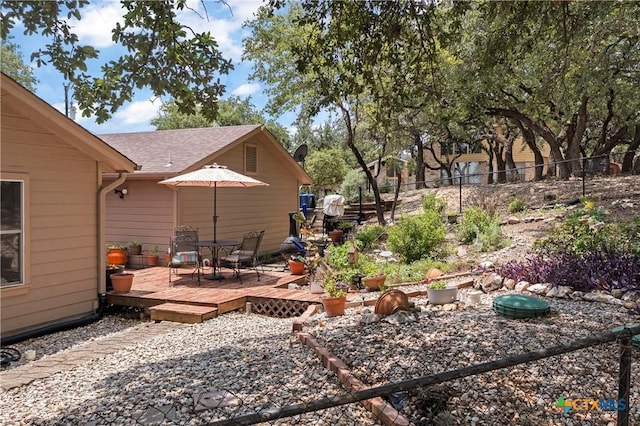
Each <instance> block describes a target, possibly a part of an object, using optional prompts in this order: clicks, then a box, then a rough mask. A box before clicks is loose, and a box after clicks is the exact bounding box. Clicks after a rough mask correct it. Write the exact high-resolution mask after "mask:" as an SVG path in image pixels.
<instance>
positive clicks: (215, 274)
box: [198, 240, 242, 280]
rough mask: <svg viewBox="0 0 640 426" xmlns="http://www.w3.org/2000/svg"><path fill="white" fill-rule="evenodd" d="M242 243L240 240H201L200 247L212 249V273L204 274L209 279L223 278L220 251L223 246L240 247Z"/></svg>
mask: <svg viewBox="0 0 640 426" xmlns="http://www.w3.org/2000/svg"><path fill="white" fill-rule="evenodd" d="M240 244H242V242H241V241H238V240H216V241H213V240H199V241H198V247H206V248H208V249H209V250H210V251H211V263H212V272H211V275H204V278H205V279H207V280H223V279H224V276H223V275H222V274H221V273H220V268H219V267H218V251H219V250H220V248H221V247H238V246H239V245H240Z"/></svg>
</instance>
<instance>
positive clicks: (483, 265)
mask: <svg viewBox="0 0 640 426" xmlns="http://www.w3.org/2000/svg"><path fill="white" fill-rule="evenodd" d="M478 266H479V267H480V268H481V269H491V268H493V262H490V261H488V260H486V261H484V262H481V263H480V264H479V265H478Z"/></svg>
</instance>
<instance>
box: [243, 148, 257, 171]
mask: <svg viewBox="0 0 640 426" xmlns="http://www.w3.org/2000/svg"><path fill="white" fill-rule="evenodd" d="M244 172H245V173H258V147H257V146H253V145H245V147H244Z"/></svg>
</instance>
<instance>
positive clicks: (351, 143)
mask: <svg viewBox="0 0 640 426" xmlns="http://www.w3.org/2000/svg"><path fill="white" fill-rule="evenodd" d="M341 111H342V118H343V119H344V123H345V125H346V129H347V146H348V147H349V149H351V152H352V153H353V155H354V156H355V157H356V161H357V162H358V165H359V166H360V168H361V169H362V171H363V172H364V174H365V176H366V177H367V181H368V182H369V184H370V185H371V190H372V191H373V198H374V199H375V202H376V216H377V217H378V223H379V224H380V225H386V224H387V222H386V220H385V219H384V205H383V204H382V198H381V197H380V189H378V182H377V181H376V179H375V178H374V177H373V175H372V174H371V170H369V167H367V163H365V161H364V159H363V158H362V154H360V151H359V150H358V147H357V146H356V145H355V136H354V129H353V127H352V126H351V116H350V115H349V111H347V110H346V109H345V108H341Z"/></svg>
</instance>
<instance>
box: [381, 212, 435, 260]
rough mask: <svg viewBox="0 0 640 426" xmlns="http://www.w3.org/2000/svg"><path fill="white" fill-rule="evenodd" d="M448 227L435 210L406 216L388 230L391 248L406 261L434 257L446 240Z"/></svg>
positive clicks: (388, 240)
mask: <svg viewBox="0 0 640 426" xmlns="http://www.w3.org/2000/svg"><path fill="white" fill-rule="evenodd" d="M445 235H446V227H445V225H444V223H443V222H442V217H441V216H440V215H439V214H438V213H436V212H435V211H427V212H424V213H422V214H419V215H415V216H405V217H403V218H401V219H400V220H399V221H398V223H397V224H395V225H393V226H391V227H390V228H389V231H388V238H387V243H388V245H389V249H391V250H392V251H394V252H396V253H398V254H399V255H400V257H401V258H402V259H403V261H405V262H413V261H415V260H418V259H423V258H427V257H434V254H435V252H436V250H437V248H438V246H439V245H440V244H442V242H444V240H445Z"/></svg>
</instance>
